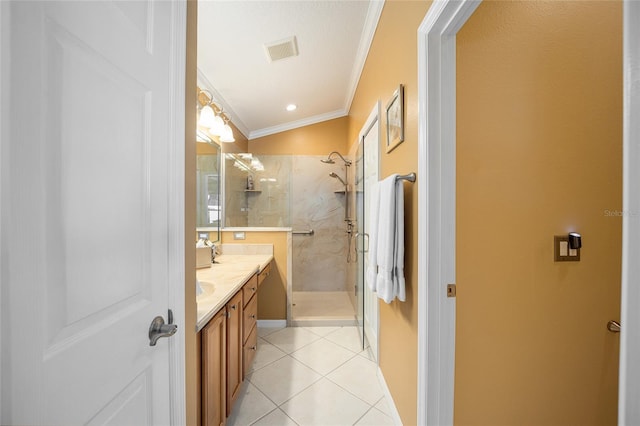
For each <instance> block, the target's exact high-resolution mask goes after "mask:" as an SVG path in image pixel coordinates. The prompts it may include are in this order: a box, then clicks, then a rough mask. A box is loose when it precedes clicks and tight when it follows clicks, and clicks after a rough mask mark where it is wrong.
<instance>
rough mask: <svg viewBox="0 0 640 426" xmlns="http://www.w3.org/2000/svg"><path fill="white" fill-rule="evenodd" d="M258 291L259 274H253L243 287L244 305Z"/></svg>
mask: <svg viewBox="0 0 640 426" xmlns="http://www.w3.org/2000/svg"><path fill="white" fill-rule="evenodd" d="M257 291H258V274H255V275H254V276H252V277H251V278H250V279H249V281H247V283H246V284H245V285H244V286H243V287H242V297H244V305H245V306H246V305H247V303H249V302H250V301H251V298H252V297H253V295H254V294H256V292H257Z"/></svg>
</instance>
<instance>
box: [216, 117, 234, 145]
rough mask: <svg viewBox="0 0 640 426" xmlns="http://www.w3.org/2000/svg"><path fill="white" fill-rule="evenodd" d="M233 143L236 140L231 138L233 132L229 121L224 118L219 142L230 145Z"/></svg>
mask: <svg viewBox="0 0 640 426" xmlns="http://www.w3.org/2000/svg"><path fill="white" fill-rule="evenodd" d="M225 118H226V117H225ZM235 141H236V139H235V138H234V137H233V130H232V129H231V126H229V119H228V118H226V119H225V121H224V127H223V131H222V134H221V135H220V142H227V143H231V142H235Z"/></svg>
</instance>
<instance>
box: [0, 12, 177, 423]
mask: <svg viewBox="0 0 640 426" xmlns="http://www.w3.org/2000/svg"><path fill="white" fill-rule="evenodd" d="M0 7H2V12H1V17H2V27H1V32H2V36H1V38H0V40H1V41H2V62H1V65H2V68H1V69H2V74H0V75H1V76H2V87H1V93H2V99H3V101H2V106H3V109H2V115H1V118H2V125H1V126H0V128H1V129H2V140H1V145H0V147H1V151H0V152H1V161H2V163H1V164H2V167H1V171H2V175H1V204H0V205H1V207H2V216H1V218H2V221H1V225H2V226H1V235H2V242H1V254H2V257H1V266H2V270H1V271H2V275H1V277H2V299H1V301H2V312H1V314H2V362H3V369H2V411H1V414H2V418H1V419H0V423H2V424H32V425H35V424H66V425H73V424H114V425H127V424H130V425H152V424H153V425H160V424H169V423H171V422H176V421H180V420H179V419H180V415H178V416H176V414H175V413H176V411H177V412H179V411H180V409H181V406H183V405H184V403H183V396H182V395H181V392H180V391H177V392H176V391H175V389H172V386H178V387H179V386H180V384H175V383H173V384H171V382H172V380H170V374H173V375H176V371H175V368H176V366H177V365H178V364H175V362H174V361H175V360H176V359H182V358H183V356H182V353H183V351H184V346H183V345H182V344H181V340H180V339H178V338H177V336H174V337H172V338H171V339H173V340H170V339H161V340H159V341H158V343H157V345H156V346H154V347H151V346H150V345H149V338H148V330H149V325H150V323H151V321H152V319H153V318H154V317H155V316H157V315H161V316H163V317H164V318H165V319H167V309H168V308H172V309H173V310H174V312H176V323H177V324H178V327H179V330H180V331H179V335H181V334H182V331H181V330H182V327H183V321H182V319H183V315H184V314H183V309H182V307H181V306H175V305H174V304H173V302H176V301H178V300H181V299H182V298H183V297H184V295H183V291H184V289H183V286H184V284H183V282H184V280H183V279H182V281H180V276H181V275H182V276H183V275H184V260H183V256H179V255H176V253H179V252H180V248H181V247H184V246H183V245H182V244H183V240H184V238H183V235H184V226H183V224H182V219H181V216H180V214H179V213H177V212H180V211H182V210H183V206H184V201H183V197H182V193H183V187H184V183H183V173H184V172H183V170H184V169H183V168H182V167H183V166H182V164H183V163H182V161H183V157H180V156H183V155H184V154H183V153H184V142H183V140H184V48H185V38H184V28H185V22H184V13H185V12H184V10H185V3H184V2H166V1H136V2H120V1H118V2H106V1H105V2H98V1H91V2H80V1H69V2H54V1H43V2H33V1H16V2H2V3H1V5H0ZM176 247H177V249H176ZM183 253H184V252H182V254H183ZM170 302H171V303H170ZM170 368H173V369H174V370H173V371H170ZM177 368H180V367H179V366H178V367H177ZM177 374H178V375H179V373H177ZM171 416H173V418H172V417H171ZM182 422H184V420H182Z"/></svg>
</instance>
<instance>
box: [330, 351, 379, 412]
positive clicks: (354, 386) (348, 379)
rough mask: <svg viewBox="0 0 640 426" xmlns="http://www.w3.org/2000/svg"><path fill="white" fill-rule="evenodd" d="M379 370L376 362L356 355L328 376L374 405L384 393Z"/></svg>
mask: <svg viewBox="0 0 640 426" xmlns="http://www.w3.org/2000/svg"><path fill="white" fill-rule="evenodd" d="M377 371H378V366H377V365H376V364H375V363H373V362H371V361H369V360H368V359H366V358H364V357H361V356H356V357H353V358H351V359H350V360H349V361H347V362H346V363H344V364H343V365H341V366H340V367H338V368H337V369H336V370H334V371H333V372H331V373H330V374H328V375H327V378H328V379H329V380H331V381H332V382H334V383H336V384H338V385H340V386H341V387H343V388H344V389H346V390H348V391H349V392H351V393H352V394H354V395H356V396H357V397H358V398H360V399H362V400H364V401H366V402H368V403H369V404H371V405H373V404H375V403H376V402H378V400H380V398H381V397H382V396H383V395H384V394H383V392H382V387H381V386H380V382H379V381H378V377H377V375H376V374H377Z"/></svg>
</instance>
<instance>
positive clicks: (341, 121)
mask: <svg viewBox="0 0 640 426" xmlns="http://www.w3.org/2000/svg"><path fill="white" fill-rule="evenodd" d="M347 125H348V119H347V117H342V118H336V119H333V120H329V121H323V122H322V123H317V124H312V125H309V126H304V127H300V128H298V129H293V130H287V131H285V132H281V133H276V134H274V135H269V136H264V137H261V138H256V139H251V140H250V141H249V151H248V152H250V153H252V154H265V155H329V153H330V152H332V151H339V152H340V153H341V154H343V155H344V154H345V151H346V148H347Z"/></svg>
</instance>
